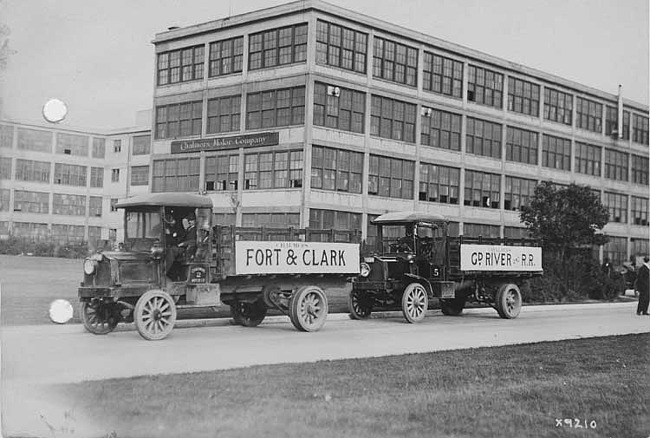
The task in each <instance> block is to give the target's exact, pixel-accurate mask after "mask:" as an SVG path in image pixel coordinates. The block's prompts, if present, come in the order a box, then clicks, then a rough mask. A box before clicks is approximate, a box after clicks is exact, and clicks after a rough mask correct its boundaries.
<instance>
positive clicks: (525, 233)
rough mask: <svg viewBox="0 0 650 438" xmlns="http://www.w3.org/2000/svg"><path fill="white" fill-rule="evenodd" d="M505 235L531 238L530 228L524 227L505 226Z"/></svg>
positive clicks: (516, 237)
mask: <svg viewBox="0 0 650 438" xmlns="http://www.w3.org/2000/svg"><path fill="white" fill-rule="evenodd" d="M503 237H505V238H506V239H517V240H519V239H530V238H531V236H530V231H529V230H528V228H522V227H503Z"/></svg>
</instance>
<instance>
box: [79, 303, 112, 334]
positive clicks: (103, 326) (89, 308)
mask: <svg viewBox="0 0 650 438" xmlns="http://www.w3.org/2000/svg"><path fill="white" fill-rule="evenodd" d="M79 313H81V322H83V325H84V328H85V329H86V330H87V331H88V332H89V333H92V334H93V335H105V334H107V333H110V332H112V331H113V330H115V327H117V323H118V322H119V312H117V311H116V310H115V304H106V303H103V302H101V301H99V300H92V301H83V302H82V303H81V307H80V312H79Z"/></svg>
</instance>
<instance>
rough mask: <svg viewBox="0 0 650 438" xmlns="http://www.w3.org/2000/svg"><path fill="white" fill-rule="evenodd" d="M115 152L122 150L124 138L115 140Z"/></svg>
mask: <svg viewBox="0 0 650 438" xmlns="http://www.w3.org/2000/svg"><path fill="white" fill-rule="evenodd" d="M113 152H114V153H118V152H122V140H113Z"/></svg>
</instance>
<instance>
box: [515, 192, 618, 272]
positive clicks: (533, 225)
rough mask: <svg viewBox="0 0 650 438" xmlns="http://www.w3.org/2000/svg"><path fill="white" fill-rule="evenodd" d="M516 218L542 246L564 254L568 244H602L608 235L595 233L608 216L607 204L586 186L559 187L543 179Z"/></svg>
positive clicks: (575, 245) (600, 228)
mask: <svg viewBox="0 0 650 438" xmlns="http://www.w3.org/2000/svg"><path fill="white" fill-rule="evenodd" d="M519 218H520V220H521V222H522V223H524V224H525V225H526V227H528V229H529V230H530V232H531V235H532V236H533V237H534V238H535V239H538V240H540V241H541V242H542V246H543V247H544V248H545V249H547V250H550V251H552V252H555V253H556V254H558V255H559V256H560V258H561V259H564V258H565V255H566V254H567V250H568V249H570V248H578V247H583V246H585V245H588V246H593V245H603V244H605V243H606V242H607V237H606V236H605V235H603V234H601V233H598V232H599V231H601V230H602V229H603V227H604V226H605V225H606V224H607V222H608V220H609V212H608V211H607V208H606V207H605V206H603V204H601V202H600V198H599V196H598V195H597V194H595V193H594V192H592V190H591V188H589V187H588V186H580V185H577V184H571V185H569V186H567V187H558V186H556V185H555V184H554V183H552V182H550V181H543V182H542V183H540V184H539V185H537V187H535V194H534V196H533V198H532V200H531V202H530V204H529V205H528V206H524V207H522V209H521V212H520V214H519Z"/></svg>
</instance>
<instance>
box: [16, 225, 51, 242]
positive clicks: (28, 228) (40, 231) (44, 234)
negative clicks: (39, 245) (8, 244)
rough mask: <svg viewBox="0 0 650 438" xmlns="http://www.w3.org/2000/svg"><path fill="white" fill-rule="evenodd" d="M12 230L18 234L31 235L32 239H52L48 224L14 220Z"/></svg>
mask: <svg viewBox="0 0 650 438" xmlns="http://www.w3.org/2000/svg"><path fill="white" fill-rule="evenodd" d="M12 231H13V233H14V235H16V236H29V238H30V239H32V240H35V241H44V240H50V232H49V230H48V228H47V224H39V223H34V222H14V223H13V228H12Z"/></svg>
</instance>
